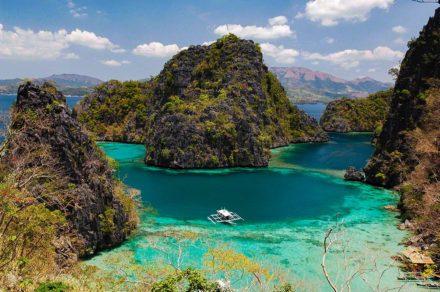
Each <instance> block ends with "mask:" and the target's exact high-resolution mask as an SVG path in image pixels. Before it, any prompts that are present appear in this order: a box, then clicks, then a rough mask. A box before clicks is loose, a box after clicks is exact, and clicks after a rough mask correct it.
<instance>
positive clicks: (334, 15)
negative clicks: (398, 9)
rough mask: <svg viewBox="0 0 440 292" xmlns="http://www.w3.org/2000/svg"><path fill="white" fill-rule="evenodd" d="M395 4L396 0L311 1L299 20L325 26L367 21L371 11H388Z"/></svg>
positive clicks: (299, 15) (300, 14) (298, 16)
mask: <svg viewBox="0 0 440 292" xmlns="http://www.w3.org/2000/svg"><path fill="white" fill-rule="evenodd" d="M393 3H394V0H356V1H354V0H309V1H308V2H307V4H306V9H305V11H304V12H302V13H299V14H298V15H297V18H302V17H306V18H308V19H310V20H311V21H314V22H319V23H320V24H321V25H323V26H334V25H337V24H338V23H339V22H340V21H354V22H356V21H365V20H367V19H368V16H369V14H370V12H371V10H373V9H375V8H377V9H388V8H389V7H390V6H391V5H392V4H393Z"/></svg>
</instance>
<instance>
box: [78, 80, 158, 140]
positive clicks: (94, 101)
mask: <svg viewBox="0 0 440 292" xmlns="http://www.w3.org/2000/svg"><path fill="white" fill-rule="evenodd" d="M149 87H150V85H149V83H147V82H140V81H126V82H119V81H116V80H111V81H108V82H105V83H103V84H101V85H98V86H97V87H95V89H94V91H93V93H91V94H89V95H88V96H86V97H85V98H84V99H83V100H81V102H80V108H81V107H82V106H84V105H87V111H80V112H79V115H78V120H79V121H80V122H81V123H82V124H83V125H85V127H86V128H87V129H88V130H89V131H91V132H93V133H95V134H97V135H98V136H100V137H102V136H104V137H108V139H111V140H112V139H115V140H123V139H124V131H125V130H124V129H125V127H126V126H127V125H128V124H129V123H134V124H135V125H137V124H139V125H145V124H147V123H148V121H149V114H148V113H149V108H148V103H149V100H151V92H149V90H148V88H149ZM130 139H132V140H133V142H141V141H142V140H143V137H139V136H137V135H132V136H130Z"/></svg>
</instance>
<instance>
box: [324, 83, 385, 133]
mask: <svg viewBox="0 0 440 292" xmlns="http://www.w3.org/2000/svg"><path fill="white" fill-rule="evenodd" d="M391 94H392V90H391V89H390V90H386V91H380V92H377V93H374V94H370V95H369V96H368V97H364V98H356V99H349V98H343V99H338V100H335V101H332V102H330V103H328V104H327V107H326V108H325V111H324V114H323V115H322V117H321V119H320V121H319V123H320V125H321V126H322V128H323V129H324V130H325V131H327V132H339V133H346V132H374V131H376V132H380V131H381V128H382V124H383V122H384V120H385V118H386V116H387V113H388V109H389V103H390V98H391Z"/></svg>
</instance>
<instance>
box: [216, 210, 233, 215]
mask: <svg viewBox="0 0 440 292" xmlns="http://www.w3.org/2000/svg"><path fill="white" fill-rule="evenodd" d="M217 213H218V214H219V215H221V216H223V217H231V216H232V214H231V212H229V211H228V210H226V209H220V210H217Z"/></svg>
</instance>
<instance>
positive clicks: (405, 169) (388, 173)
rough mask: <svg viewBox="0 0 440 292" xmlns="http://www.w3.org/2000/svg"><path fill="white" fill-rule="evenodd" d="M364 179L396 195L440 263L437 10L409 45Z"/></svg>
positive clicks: (421, 240) (439, 48)
mask: <svg viewBox="0 0 440 292" xmlns="http://www.w3.org/2000/svg"><path fill="white" fill-rule="evenodd" d="M365 173H366V178H367V182H369V183H371V184H374V185H379V186H385V187H397V188H399V189H400V192H401V203H400V208H401V210H402V211H403V215H404V218H409V219H411V220H412V221H413V222H414V223H415V224H414V226H415V227H414V229H415V230H416V232H417V233H419V237H418V240H417V242H419V243H420V244H423V245H424V247H429V248H430V250H431V252H432V253H433V254H434V257H435V261H436V263H440V247H439V245H440V240H439V235H440V221H439V220H440V219H439V218H440V205H439V202H440V8H439V9H437V10H436V11H435V16H434V17H432V18H431V19H430V20H429V22H428V24H427V25H426V26H425V27H424V28H423V30H422V31H421V32H420V36H419V37H418V38H417V39H415V40H413V41H411V42H410V43H409V49H408V52H407V53H406V56H405V58H404V60H403V62H402V65H401V68H400V72H399V75H398V78H397V81H396V85H395V88H394V92H393V96H392V101H391V105H390V111H389V114H388V116H387V119H386V122H385V124H384V126H383V130H382V132H381V134H380V136H379V137H378V139H377V143H376V151H375V153H374V155H373V157H372V158H371V159H370V161H369V163H368V164H367V166H366V167H365Z"/></svg>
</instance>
